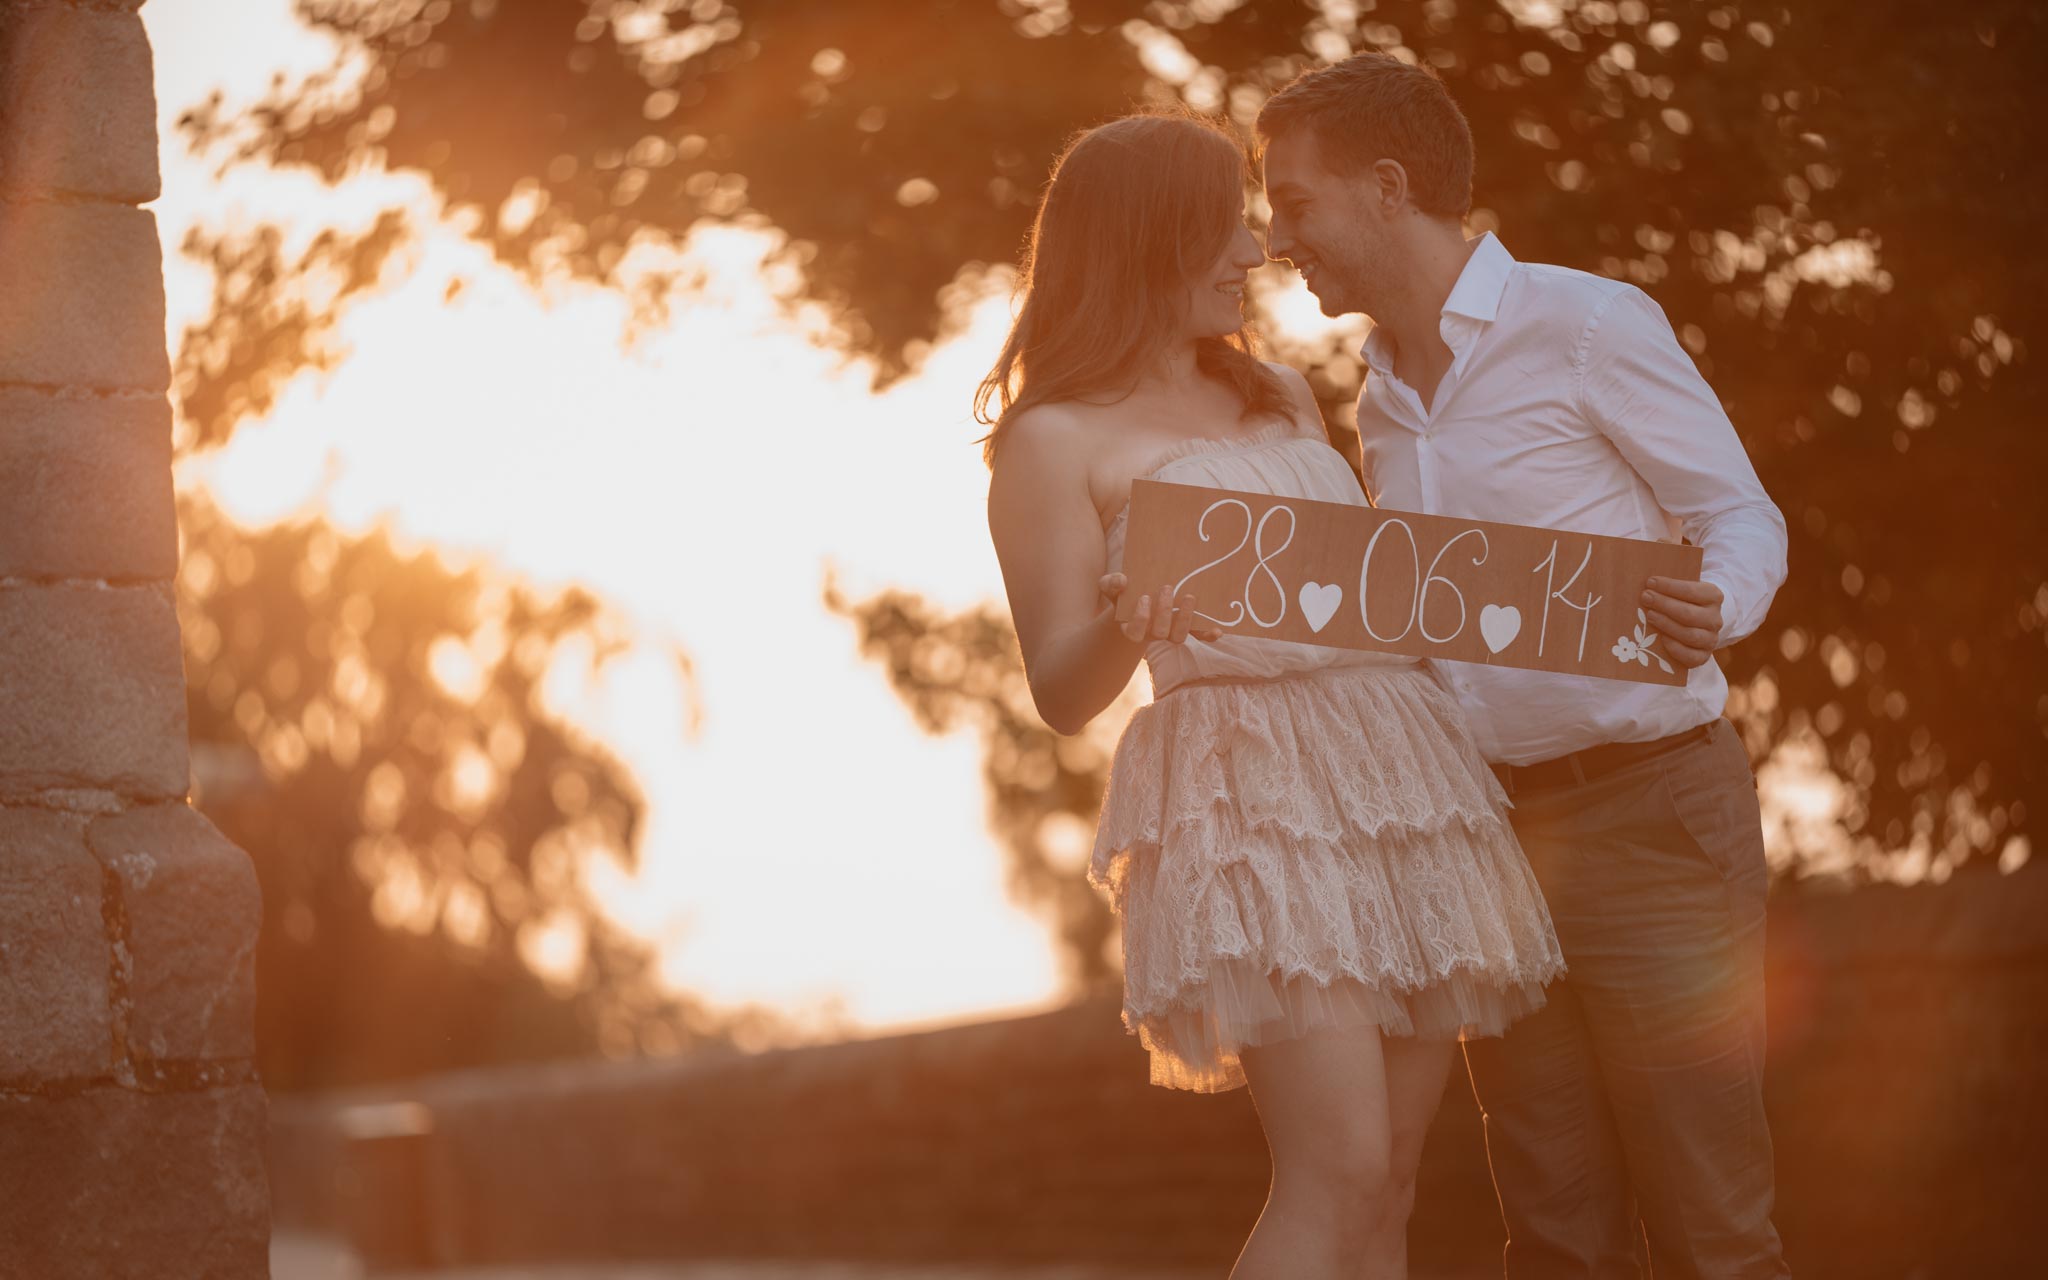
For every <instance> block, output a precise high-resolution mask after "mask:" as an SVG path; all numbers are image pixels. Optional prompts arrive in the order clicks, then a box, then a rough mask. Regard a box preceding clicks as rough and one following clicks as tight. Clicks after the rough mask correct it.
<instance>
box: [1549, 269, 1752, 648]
mask: <svg viewBox="0 0 2048 1280" xmlns="http://www.w3.org/2000/svg"><path fill="white" fill-rule="evenodd" d="M1578 357H1579V358H1578V360H1577V361H1576V365H1577V378H1578V399H1579V406H1580V409H1581V411H1582V412H1583V413H1585V415H1586V417H1587V419H1588V420H1589V421H1591V422H1592V423H1593V424H1595V425H1596V426H1598V427H1599V429H1600V430H1601V431H1602V432H1603V433H1605V434H1606V436H1607V438H1608V439H1610V440H1612V441H1613V442H1614V447H1615V448H1616V449H1618V450H1619V451H1620V452H1621V455H1622V457H1624V458H1625V459H1627V460H1628V463H1629V465H1630V466H1632V467H1634V468H1635V470H1636V473H1637V474H1638V475H1640V476H1642V477H1643V479H1644V481H1646V482H1647V483H1648V484H1649V486H1650V490H1651V492H1653V493H1654V494H1655V495H1656V497H1657V504H1658V505H1659V506H1660V507H1662V508H1663V509H1664V510H1665V511H1667V512H1669V513H1670V514H1671V515H1673V516H1675V517H1677V518H1678V519H1679V521H1681V522H1682V525H1683V527H1684V530H1685V536H1686V537H1687V538H1688V539H1689V540H1691V541H1692V542H1694V543H1696V544H1697V545H1698V546H1699V547H1700V550H1701V552H1702V553H1703V554H1702V563H1701V565H1700V577H1701V579H1702V580H1704V581H1707V582H1711V583H1713V584H1714V585H1715V586H1717V587H1719V588H1720V589H1721V594H1722V596H1723V601H1722V605H1721V619H1722V626H1721V643H1722V644H1724V645H1726V644H1733V643H1734V642H1735V641H1737V640H1741V639H1743V638H1745V637H1746V636H1748V635H1749V634H1750V633H1752V632H1754V631H1755V630H1756V629H1757V628H1758V627H1759V626H1761V625H1763V620H1764V614H1765V613H1766V611H1768V610H1769V608H1770V605H1771V597H1772V596H1774V595H1776V594H1777V590H1778V587H1779V586H1780V585H1782V584H1783V583H1784V581H1785V555H1786V538H1785V517H1784V516H1783V514H1781V513H1780V512H1779V510H1778V507H1777V504H1776V503H1774V502H1772V501H1771V498H1770V495H1769V494H1767V493H1765V492H1764V487H1763V483H1762V482H1761V481H1759V480H1758V479H1757V476H1756V468H1755V467H1754V466H1752V465H1751V464H1750V461H1749V455H1748V454H1747V453H1745V452H1744V451H1743V448H1742V441H1741V439H1740V438H1739V437H1737V436H1736V434H1735V426H1734V424H1733V423H1731V422H1729V421H1728V415H1727V413H1726V412H1724V411H1723V410H1722V408H1721V402H1720V400H1719V398H1718V397H1716V396H1715V395H1714V390H1713V388H1712V387H1709V386H1708V385H1707V382H1706V379H1704V378H1702V377H1700V373H1699V370H1698V369H1697V368H1695V367H1694V365H1693V362H1692V357H1690V356H1688V355H1687V354H1686V353H1685V349H1684V348H1683V347H1681V346H1679V345H1678V337H1677V335H1676V334H1674V333H1673V332H1672V331H1671V322H1670V321H1669V320H1668V319H1666V318H1665V316H1664V310H1663V308H1661V307H1659V306H1658V305H1657V304H1656V302H1655V301H1654V300H1652V299H1651V298H1650V296H1649V295H1648V294H1646V293H1644V292H1643V291H1642V290H1640V289H1637V288H1635V287H1633V286H1630V287H1627V288H1623V289H1621V290H1618V291H1617V292H1616V293H1615V294H1614V295H1613V296H1611V297H1610V298H1608V299H1607V300H1606V302H1605V303H1604V304H1603V305H1602V306H1601V307H1599V308H1597V309H1595V310H1594V312H1593V314H1592V316H1591V317H1590V319H1588V321H1587V323H1586V328H1585V331H1584V333H1582V334H1581V336H1580V340H1579V344H1578Z"/></svg>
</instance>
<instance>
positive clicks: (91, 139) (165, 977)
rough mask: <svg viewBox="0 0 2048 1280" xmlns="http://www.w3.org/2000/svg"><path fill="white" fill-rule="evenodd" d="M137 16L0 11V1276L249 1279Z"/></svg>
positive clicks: (255, 1199) (221, 843)
mask: <svg viewBox="0 0 2048 1280" xmlns="http://www.w3.org/2000/svg"><path fill="white" fill-rule="evenodd" d="M140 4H141V0H0V1276H7V1277H15V1276H20V1277H31V1276H32V1277H35V1280H73V1278H74V1277H76V1278H77V1280H85V1278H86V1277H92V1278H93V1280H113V1278H116V1277H119V1278H121V1280H130V1278H133V1280H156V1278H157V1277H164V1278H165V1280H169V1278H170V1277H177V1278H178V1280H244V1278H248V1277H262V1276H267V1275H268V1274H269V1265H268V1252H269V1249H268V1242H269V1187H268V1182H267V1180H266V1176H265V1170H264V1163H263V1142H264V1136H265V1129H266V1125H267V1113H266V1105H265V1100H264V1096H263V1091H262V1088H261V1085H260V1084H259V1082H258V1081H257V1078H256V1073H255V1069H254V1065H253V1062H252V1057H253V1053H254V1039H253V1034H254V1033H253V1028H254V1013H255V1009H254V1001H255V972H254V969H255V963H254V954H255V948H256V932H257V928H258V924H259V921H260V918H261V911H260V905H261V904H260V900H259V897H258V890H257V885H256V877H255V874H254V871H253V869H252V868H251V866H250V864H249V859H248V857H247V855H245V854H244V853H243V852H242V851H241V850H239V849H237V848H235V847H234V846H233V845H231V844H229V843H228V842H227V841H226V840H225V839H224V838H222V836H221V835H220V833H219V832H218V831H217V830H215V829H214V827H213V826H212V824H211V823H209V822H207V821H206V819H205V818H203V817H201V816H200V815H199V813H198V812H197V811H196V810H194V809H193V808H192V807H191V806H190V805H189V804H188V803H187V799H186V797H187V794H188V790H189V766H188V760H187V752H186V721H185V680H184V671H183V663H182V660H181V647H180V644H179V637H178V623H177V615H176V612H175V609H174V607H173V579H174V577H175V575H176V572H177V557H178V533H177V524H176V518H175V513H174V507H173V504H172V497H171V417H170V404H169V401H168V400H167V398H166V394H165V393H166V390H167V388H168V386H169V383H170V368H169V363H168V361H167V360H166V358H165V352H164V295H163V274H162V273H163V261H162V253H161V249H160V248H159V245H158V241H157V230H156V219H155V217H154V215H153V214H151V213H150V212H149V211H148V210H146V209H143V208H140V207H139V206H140V205H142V204H143V203H145V202H147V201H150V200H153V199H155V198H156V196H157V194H158V190H159V186H158V175H157V161H156V145H157V140H156V108H155V89H154V84H153V81H152V70H151V63H150V52H149V42H148V39H147V37H146V36H145V34H144V31H143V26H142V20H141V17H140V16H139V15H138V13H137V10H138V9H139V7H140Z"/></svg>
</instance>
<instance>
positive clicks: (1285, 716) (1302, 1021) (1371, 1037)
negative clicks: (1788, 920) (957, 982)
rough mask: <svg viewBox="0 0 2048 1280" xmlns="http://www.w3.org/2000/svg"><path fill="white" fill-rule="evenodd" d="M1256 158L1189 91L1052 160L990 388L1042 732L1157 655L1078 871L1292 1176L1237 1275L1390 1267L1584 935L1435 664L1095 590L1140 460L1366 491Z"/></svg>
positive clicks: (1254, 483) (1160, 1031)
mask: <svg viewBox="0 0 2048 1280" xmlns="http://www.w3.org/2000/svg"><path fill="white" fill-rule="evenodd" d="M1244 176H1245V170H1244V161H1243V154H1242V152H1241V151H1240V150H1239V149H1238V147H1237V145H1236V144H1235V143H1234V142H1233V141H1232V140H1231V139H1230V138H1229V136H1228V135H1226V134H1224V133H1223V132H1221V130H1219V129H1218V128H1216V127H1215V126H1213V125H1210V124H1208V123H1206V122H1204V121H1202V120H1201V119H1199V118H1198V117H1190V116H1136V117H1130V118H1127V119H1122V120H1117V121H1114V122H1112V123H1110V124H1107V125H1103V126H1101V127H1100V128H1097V129H1094V130H1092V131H1089V132H1087V133H1084V134H1082V135H1081V136H1080V137H1078V138H1077V139H1076V140H1075V141H1074V142H1073V143H1072V145H1070V146H1069V147H1068V149H1067V151H1066V152H1065V154H1064V155H1063V156H1062V157H1061V158H1060V160H1059V162H1058V164H1057V165H1056V166H1055V169H1054V172H1053V178H1052V182H1051V185H1050V187H1049V188H1048V190H1047V192H1046V196H1045V200H1044V203H1043V204H1042V206H1041V207H1040V209H1039V213H1038V218H1037V221H1036V224H1035V226H1034V228H1033V231H1032V236H1031V242H1030V246H1029V248H1028V249H1027V251H1026V255H1025V261H1024V268H1023V280H1022V285H1021V290H1020V292H1021V295H1022V299H1023V301H1022V306H1021V308H1020V309H1019V311H1018V315H1017V318H1016V321H1015V324H1014V326H1013V327H1012V329H1011V332H1010V335H1009V338H1008V341H1007V342H1006V343H1005V344H1004V347H1003V350H1002V354H1001V357H1000V358H999V359H998V361H997V362H996V366H995V368H994V370H993V371H992V372H991V373H990V374H989V376H988V378H987V379H986V380H985V381H984V382H983V384H982V386H981V389H980V393H979V395H978V396H977V399H976V412H977V416H978V417H979V418H980V419H981V420H982V421H984V422H989V423H992V425H993V428H994V429H993V430H992V431H991V432H990V433H989V435H988V437H987V438H986V441H985V449H986V454H985V456H986V458H987V460H988V462H989V465H990V468H991V478H990V484H989V528H990V532H991V534H992V536H993V537H994V539H995V545H996V551H997V554H998V556H999V558H1000V559H1001V562H1002V567H1003V579H1004V583H1005V586H1006V588H1007V590H1008V593H1009V599H1010V607H1011V612H1012V614H1013V615H1014V617H1015V620H1016V626H1017V636H1018V640H1019V642H1020V643H1021V645H1022V649H1023V654H1024V665H1025V670H1026V674H1027V676H1028V677H1029V680H1030V685H1031V692H1032V697H1033V699H1034V700H1035V701H1036V703H1037V706H1038V710H1039V713H1040V714H1041V715H1042V716H1043V717H1044V719H1045V721H1046V723H1047V724H1049V725H1051V726H1052V727H1053V728H1054V729H1056V730H1058V731H1060V732H1062V733H1075V732H1078V731H1079V730H1080V729H1081V728H1082V727H1083V726H1084V725H1085V724H1087V722H1088V721H1089V720H1090V719H1091V718H1093V717H1094V716H1095V715H1096V714H1098V713H1099V712H1101V711H1102V709H1103V708H1104V707H1106V706H1108V705H1109V703H1110V702H1111V701H1112V700H1113V699H1114V698H1115V697H1116V696H1117V694H1118V693H1119V692H1120V691H1121V690H1122V689H1123V687H1124V686H1125V684H1126V683H1127V682H1128V681H1129V679H1130V676H1131V672H1132V671H1133V669H1134V668H1135V667H1136V665H1137V662H1138V660H1139V658H1140V657H1143V658H1144V660H1145V662H1146V664H1147V665H1148V667H1149V668H1150V669H1151V675H1152V683H1153V690H1154V701H1153V702H1152V704H1151V705H1149V706H1147V707H1145V708H1143V709H1141V710H1140V711H1139V712H1138V713H1137V715H1136V716H1135V717H1133V719H1132V720H1131V723H1130V725H1129V727H1128V728H1127V729H1126V730H1125V732H1124V736H1123V739H1122V741H1121V742H1120V743H1119V744H1118V747H1117V752H1116V756H1115V759H1114V761H1113V764H1112V767H1111V773H1110V781H1109V792H1108V795H1107V796H1106V797H1105V799H1104V802H1103V807H1102V814H1101V819H1100V822H1099V825H1098V828H1097V833H1096V844H1095V850H1094V856H1093V860H1092V862H1091V864H1090V867H1089V871H1088V876H1089V882H1090V883H1091V884H1093V885H1095V886H1096V887H1097V888H1100V889H1102V890H1105V891H1106V892H1108V893H1109V894H1110V896H1111V899H1112V902H1113V905H1114V907H1115V909H1116V911H1117V914H1118V915H1119V917H1120V918H1121V922H1122V929H1123V951H1124V1009H1123V1020H1124V1025H1125V1027H1126V1029H1128V1030H1130V1031H1132V1032H1133V1033H1135V1034H1136V1035H1137V1036H1138V1037H1139V1039H1140V1041H1141V1042H1142V1043H1143V1044H1144V1045H1145V1047H1146V1048H1147V1049H1148V1050H1149V1051H1150V1054H1151V1079H1152V1082H1153V1083H1155V1084H1158V1085H1162V1086H1165V1087H1168V1088H1177V1089H1190V1090H1195V1091H1199V1092H1205V1093H1212V1092H1218V1091H1222V1090H1227V1089H1234V1088H1236V1087H1238V1086H1239V1085H1247V1084H1248V1085H1249V1087H1250V1089H1251V1092H1252V1099H1253V1102H1254V1105H1255V1106H1256V1108H1257V1110H1258V1114H1259V1117H1260V1121H1261V1123H1262V1125H1263V1126H1264V1128H1265V1132H1266V1138H1267V1142H1268V1145H1269V1147H1270V1148H1271V1151H1272V1157H1273V1182H1272V1187H1271V1190H1270V1193H1269V1195H1268V1199H1267V1203H1266V1207H1265V1211H1264V1212H1263V1213H1262V1214H1261V1216H1260V1218H1259V1221H1258V1225H1257V1226H1256V1227H1255V1229H1254V1230H1253V1232H1252V1234H1251V1238H1250V1239H1249V1240H1248V1241H1247V1242H1246V1244H1245V1247H1244V1250H1243V1252H1242V1253H1241V1254H1240V1256H1239V1258H1238V1263H1237V1267H1236V1269H1235V1270H1234V1271H1233V1273H1232V1275H1233V1277H1235V1280H1266V1278H1268V1277H1274V1278H1277V1277H1287V1278H1288V1280H1314V1278H1316V1277H1325V1276H1327V1277H1331V1278H1333V1280H1334V1278H1335V1277H1338V1276H1343V1277H1346V1278H1347V1280H1350V1278H1351V1277H1357V1276H1371V1277H1398V1276H1401V1275H1403V1274H1405V1270H1406V1266H1405V1259H1406V1244H1405V1230H1406V1222H1407V1217H1408V1210H1409V1206H1410V1203H1411V1200H1412V1195H1413V1184H1414V1175H1415V1167H1416V1163H1417V1160H1418V1159H1419V1156H1420V1153H1421V1147H1422V1137H1423V1131H1424V1129H1425V1128H1426V1127H1427V1125H1428V1123H1429V1119H1430V1117H1431V1116H1432V1115H1433V1114H1434V1113H1435V1110H1436V1106H1437V1101H1438V1099H1439V1098H1440V1097H1441V1095H1442V1091H1443V1087H1444V1082H1445V1079H1446V1076H1447V1074H1448V1072H1449V1069H1450V1065H1451V1060H1452V1057H1453V1055H1454V1054H1455V1052H1456V1046H1457V1041H1458V1038H1459V1037H1460V1036H1461V1035H1497V1034H1499V1033H1500V1032H1501V1031H1502V1030H1503V1029H1505V1027H1506V1026H1507V1025H1508V1023H1509V1022H1510V1021H1512V1020H1513V1019H1514V1018H1516V1017H1519V1016H1521V1015H1522V1014H1524V1013H1526V1012H1528V1011H1530V1010H1532V1009H1534V1008H1536V1007H1538V1006H1540V1005H1541V1004H1542V1001H1543V995H1542V988H1543V984H1544V983H1545V982H1547V981H1548V980H1549V979H1551V978H1552V977H1554V976H1556V975H1557V974H1559V973H1560V972H1562V969H1563V961H1562V959H1561V958H1560V956H1559V954H1558V949H1557V942H1556V938H1555V935H1554V934H1553V933H1552V931H1551V927H1550V918H1549V916H1548V914H1547V913H1546V911H1545V910H1544V907H1543V902H1542V898H1541V895H1540V893H1539V891H1538V890H1537V887H1536V883H1535V880H1534V878H1533V877H1532V876H1531V874H1530V872H1529V870H1528V867H1527V865H1526V863H1525V862H1524V861H1523V859H1522V855H1521V850H1520V848H1519V847H1518V846H1517V845H1516V844H1515V841H1514V837H1513V834H1512V833H1511V831H1510V829H1509V827H1508V824H1507V821H1506V817H1505V814H1504V812H1503V808H1504V805H1505V803H1506V797H1505V796H1504V795H1503V794H1502V792H1501V790H1500V787H1499V784H1498V783H1497V782H1496V781H1495V780H1494V777H1493V775H1492V773H1491V772H1490V771H1489V770H1488V769H1487V768H1486V766H1485V764H1484V763H1483V762H1482V761H1481V759H1480V758H1479V756H1478V754H1477V752H1476V750H1475V749H1474V747H1473V746H1472V743H1471V741H1470V740H1469V738H1468V737H1467V736H1466V732H1465V729H1464V725H1463V722H1462V720H1461V719H1460V717H1459V712H1458V709H1457V704H1456V702H1455V701H1454V700H1453V699H1452V698H1451V697H1450V695H1449V694H1448V692H1447V691H1446V690H1445V689H1444V688H1443V687H1442V685H1441V684H1440V683H1438V682H1437V680H1436V679H1435V678H1434V677H1433V675H1432V674H1431V672H1430V670H1429V668H1428V667H1427V666H1426V665H1425V664H1423V663H1421V662H1419V661H1417V660H1415V659H1411V658H1405V657H1397V656H1394V655H1388V654H1379V653H1366V652H1359V651H1353V650H1342V649H1335V648H1326V647H1321V646H1313V645H1303V644H1293V643H1288V642H1283V641H1274V640H1269V639H1264V638H1259V637H1247V636H1237V635H1231V636H1222V635H1220V634H1219V633H1218V632H1216V631H1215V630H1213V629H1210V628H1207V627H1205V626H1204V625H1203V615H1201V614H1199V613H1198V612H1197V604H1198V602H1197V601H1196V600H1195V599H1194V597H1193V596H1182V597H1180V598H1178V599H1169V598H1167V597H1168V594H1169V589H1167V588H1163V587H1162V588H1151V587H1150V584H1139V585H1140V586H1143V587H1146V588H1149V589H1148V590H1146V592H1145V594H1143V595H1142V596H1141V597H1140V598H1139V600H1138V603H1137V605H1136V615H1135V617H1134V618H1133V619H1132V620H1131V621H1130V622H1128V623H1125V624H1119V623H1118V622H1117V621H1116V618H1115V612H1114V606H1113V604H1112V605H1109V606H1105V605H1104V604H1103V602H1102V599H1103V596H1104V595H1107V596H1110V597H1112V598H1114V597H1115V596H1116V595H1117V594H1118V593H1119V592H1120V591H1121V590H1122V589H1123V587H1124V585H1125V584H1124V583H1123V581H1122V578H1121V575H1119V574H1117V573H1116V570H1117V568H1118V565H1119V563H1120V561H1121V557H1122V553H1123V539H1124V512H1125V508H1126V505H1127V503H1128V500H1129V494H1130V486H1131V481H1132V480H1133V479H1136V478H1140V477H1153V478H1159V479H1167V480H1173V481H1176V482H1179V483H1184V484H1198V485H1207V486H1211V487H1216V488H1231V489H1240V490H1255V491H1260V492H1270V493H1277V494H1283V495H1286V496H1290V497H1299V498H1313V499H1321V500H1323V501H1328V502H1345V503H1352V504H1358V505H1364V504H1365V503H1366V501H1367V499H1366V497H1365V495H1364V493H1363V491H1362V490H1361V489H1360V488H1359V485H1358V482H1357V479H1356V477H1355V476H1354V475H1353V473H1352V471H1351V469H1350V467H1349V466H1348V465H1347V464H1346V462H1345V460H1344V458H1343V456H1342V455H1341V454H1339V453H1338V452H1337V451H1336V450H1335V449H1333V448H1332V447H1331V446H1330V444H1329V441H1328V439H1327V437H1326V436H1325V435H1324V433H1323V429H1322V421H1321V416H1320V414H1319V413H1318V411H1317V408H1316V404H1315V400H1314V398H1313V396H1312V395H1311V394H1310V392H1309V390H1308V386H1307V384H1306V383H1305V382H1304V381H1303V380H1302V378H1301V376H1300V375H1299V374H1297V373H1295V372H1293V371H1292V370H1290V369H1287V368H1286V367H1284V366H1282V365H1278V364H1262V363H1261V362H1260V361H1259V360H1257V359H1256V358H1255V357H1254V356H1253V354H1252V350H1253V347H1252V340H1251V338H1250V336H1249V334H1248V333H1247V332H1246V330H1245V328H1244V319H1243V312H1242V305H1243V295H1244V286H1245V277H1246V273H1247V272H1249V271H1250V270H1251V269H1252V268H1253V267H1256V266H1259V265H1261V264H1262V263H1263V262H1264V261H1265V255H1264V254H1263V253H1262V252H1261V251H1260V248H1259V245H1258V243H1257V241H1256V240H1254V239H1253V237H1252V235H1251V232H1250V231H1249V230H1247V228H1246V227H1245V225H1244V221H1243V197H1244V189H1245V188H1244ZM992 410H993V411H992ZM1105 571H1107V573H1106V574H1105ZM1133 589H1136V588H1133Z"/></svg>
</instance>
